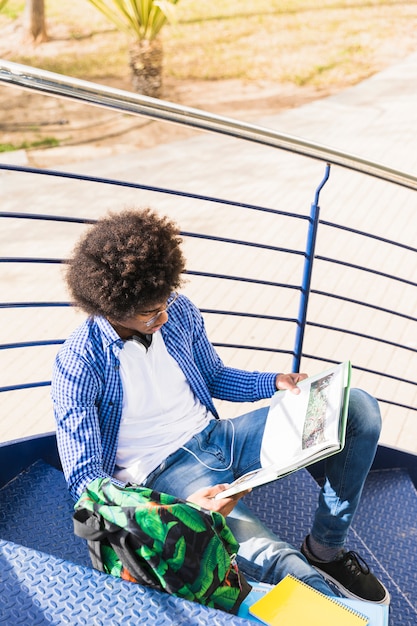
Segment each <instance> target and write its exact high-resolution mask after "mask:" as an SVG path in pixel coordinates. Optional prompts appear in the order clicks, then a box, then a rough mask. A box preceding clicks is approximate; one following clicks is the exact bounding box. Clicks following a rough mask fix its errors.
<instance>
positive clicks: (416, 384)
mask: <svg viewBox="0 0 417 626" xmlns="http://www.w3.org/2000/svg"><path fill="white" fill-rule="evenodd" d="M302 357H303V358H305V359H310V360H312V361H320V362H321V363H329V364H331V365H337V364H338V363H340V361H337V360H335V359H328V358H325V357H321V356H317V355H315V354H307V353H305V352H304V353H303V354H302ZM352 366H353V369H355V370H358V371H360V372H365V373H366V374H373V375H375V376H380V377H381V378H389V379H390V380H396V381H397V382H400V383H406V384H407V385H412V386H413V387H417V381H415V380H408V379H406V378H401V377H400V376H393V375H392V374H386V373H385V372H380V371H377V370H371V369H368V368H366V367H361V366H360V365H356V364H355V363H352ZM414 410H417V406H416V407H415V408H414Z"/></svg>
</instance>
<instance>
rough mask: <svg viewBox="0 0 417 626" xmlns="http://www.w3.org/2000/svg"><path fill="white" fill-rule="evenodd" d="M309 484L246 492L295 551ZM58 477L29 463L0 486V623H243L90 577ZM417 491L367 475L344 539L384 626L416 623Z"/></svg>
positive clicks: (290, 480)
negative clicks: (362, 568) (384, 615)
mask: <svg viewBox="0 0 417 626" xmlns="http://www.w3.org/2000/svg"><path fill="white" fill-rule="evenodd" d="M317 492H318V486H317V483H316V482H315V481H314V480H313V478H312V477H311V475H310V474H309V473H308V472H307V471H306V470H304V471H300V472H297V473H295V474H292V475H291V476H288V477H286V478H284V479H282V480H280V481H276V482H275V483H271V484H269V485H267V486H265V487H262V488H260V489H257V490H255V491H254V492H252V493H251V494H250V495H249V496H247V502H248V504H249V506H250V507H251V508H252V509H253V510H254V511H256V513H257V515H258V516H259V517H260V518H261V519H262V521H264V523H265V524H267V525H268V526H269V527H270V528H271V529H272V530H274V531H275V532H277V533H278V534H279V535H280V536H281V537H283V538H285V539H286V540H287V541H289V542H290V543H292V544H294V545H296V546H298V545H300V544H301V541H302V539H303V537H304V536H305V534H306V533H308V531H309V528H310V524H311V519H312V515H313V512H314V510H315V507H316V501H317ZM72 509H73V502H72V500H71V498H70V497H69V495H68V492H67V489H66V485H65V481H64V478H63V475H62V473H61V472H60V471H58V470H56V469H55V468H53V467H52V466H50V465H48V464H46V463H44V462H43V461H37V462H36V463H35V464H33V465H32V466H30V467H29V468H28V469H27V470H26V471H24V472H22V473H20V474H19V475H18V476H17V477H16V478H14V479H13V480H12V481H11V482H9V483H8V484H7V485H5V486H4V487H3V488H2V489H1V490H0V537H1V540H0V624H2V625H3V624H5V625H6V626H9V625H10V626H12V625H13V626H14V625H17V624H24V625H25V626H26V625H28V624H31V625H32V624H33V625H37V624H48V625H50V624H54V625H55V624H57V625H58V624H69V625H71V626H73V625H78V624H88V625H90V624H93V625H94V626H95V625H101V624H106V625H108V624H112V626H113V625H114V626H117V625H118V624H123V625H125V624H127V625H130V624H132V625H133V624H135V625H136V624H148V623H149V624H152V625H159V624H172V625H173V626H174V625H175V626H176V625H179V624H184V625H189V626H198V625H199V624H215V625H217V624H219V625H223V624H225V625H226V624H228V625H232V624H236V625H237V624H242V625H243V624H251V623H253V622H248V621H247V620H244V619H241V618H237V617H234V616H230V615H228V614H226V613H223V612H221V611H214V610H212V609H207V608H205V607H202V606H199V605H196V604H193V603H190V602H185V601H183V600H180V599H178V598H173V597H171V596H168V595H167V594H164V593H160V592H157V591H154V590H150V589H147V588H146V587H142V586H140V585H135V584H132V583H128V582H125V581H122V580H120V579H117V578H113V577H111V576H107V575H105V574H102V573H100V572H97V571H95V570H93V569H91V567H90V560H89V556H88V552H87V547H86V545H85V543H84V542H83V541H82V540H81V539H79V538H77V537H76V536H75V535H74V534H73V530H72ZM416 514H417V494H416V492H415V489H414V486H413V484H412V483H411V481H410V480H409V478H408V475H407V473H406V472H405V471H402V470H398V471H380V472H373V473H371V474H370V476H369V478H368V481H367V484H366V486H365V491H364V495H363V498H362V502H361V506H360V509H359V511H358V514H357V517H356V518H355V524H354V528H353V529H352V531H351V536H350V539H349V548H350V549H354V550H357V551H358V552H359V553H360V554H361V556H363V557H364V558H365V560H366V561H367V562H368V563H369V564H370V565H371V567H372V569H373V570H374V571H375V572H376V573H377V575H378V576H379V577H380V578H381V579H382V580H383V581H384V583H385V584H386V585H387V587H388V588H389V590H390V593H391V596H392V604H391V624H393V625H395V626H397V625H398V626H414V625H415V624H416V623H417V600H416V599H417V578H416V576H415V574H414V567H413V562H415V560H416V559H417V549H415V554H414V555H413V548H414V546H415V542H413V539H414V538H415V537H416V534H417V531H416V523H415V520H417V515H416Z"/></svg>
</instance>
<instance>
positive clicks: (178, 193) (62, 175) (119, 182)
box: [0, 59, 308, 224]
mask: <svg viewBox="0 0 417 626" xmlns="http://www.w3.org/2000/svg"><path fill="white" fill-rule="evenodd" d="M0 65H1V59H0ZM0 170H7V171H15V172H23V173H26V174H40V175H45V176H56V177H58V178H69V179H72V180H81V181H86V182H91V183H102V184H106V185H114V186H117V187H127V188H129V189H141V190H142V191H152V192H155V193H163V194H166V195H172V196H179V197H182V198H189V199H191V200H203V201H205V202H212V203H213V204H224V205H225V206H233V207H237V208H239V209H250V210H254V211H260V212H263V213H272V214H273V215H281V216H282V217H291V218H295V219H301V220H308V216H307V215H298V214H294V213H290V212H289V211H281V210H280V209H273V208H271V207H263V206H258V205H256V204H248V203H245V202H235V201H233V200H227V199H225V198H216V197H214V196H205V195H201V194H198V193H192V192H189V191H179V190H175V189H167V188H165V187H153V186H152V185H143V184H141V183H132V182H128V181H123V180H117V179H112V178H100V177H98V176H87V175H84V174H73V173H71V172H60V171H57V170H40V169H37V168H33V167H25V166H21V165H9V164H4V163H0ZM26 215H28V214H17V217H19V216H20V217H23V218H24V217H26ZM1 216H2V215H1V213H0V217H1ZM5 217H7V216H5ZM95 221H96V220H89V221H88V222H87V223H91V224H93V223H94V222H95Z"/></svg>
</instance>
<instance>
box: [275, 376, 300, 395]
mask: <svg viewBox="0 0 417 626" xmlns="http://www.w3.org/2000/svg"><path fill="white" fill-rule="evenodd" d="M305 378H307V374H297V373H295V374H278V376H277V377H276V379H275V387H276V388H277V389H279V390H283V389H289V390H290V391H291V392H292V393H300V389H299V388H298V387H297V383H299V382H300V381H301V380H304V379H305Z"/></svg>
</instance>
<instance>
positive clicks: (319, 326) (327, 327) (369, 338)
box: [306, 321, 417, 353]
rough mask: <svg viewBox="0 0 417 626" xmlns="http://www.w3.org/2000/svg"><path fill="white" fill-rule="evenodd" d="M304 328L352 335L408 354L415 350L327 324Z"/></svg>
mask: <svg viewBox="0 0 417 626" xmlns="http://www.w3.org/2000/svg"><path fill="white" fill-rule="evenodd" d="M306 326H311V327H313V328H322V329H323V330H331V331H332V332H336V333H342V334H343V335H352V336H353V337H360V338H361V339H368V340H370V341H376V342H378V343H383V344H384V345H387V346H393V347H394V348H401V349H402V350H409V351H410V352H416V353H417V348H412V347H411V346H406V345H404V344H401V343H397V342H395V341H389V340H388V339H385V338H382V339H381V338H380V337H374V336H373V335H367V334H365V333H359V332H358V331H356V330H349V329H347V328H338V327H337V326H329V325H327V324H320V323H319V322H309V321H307V322H306Z"/></svg>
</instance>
